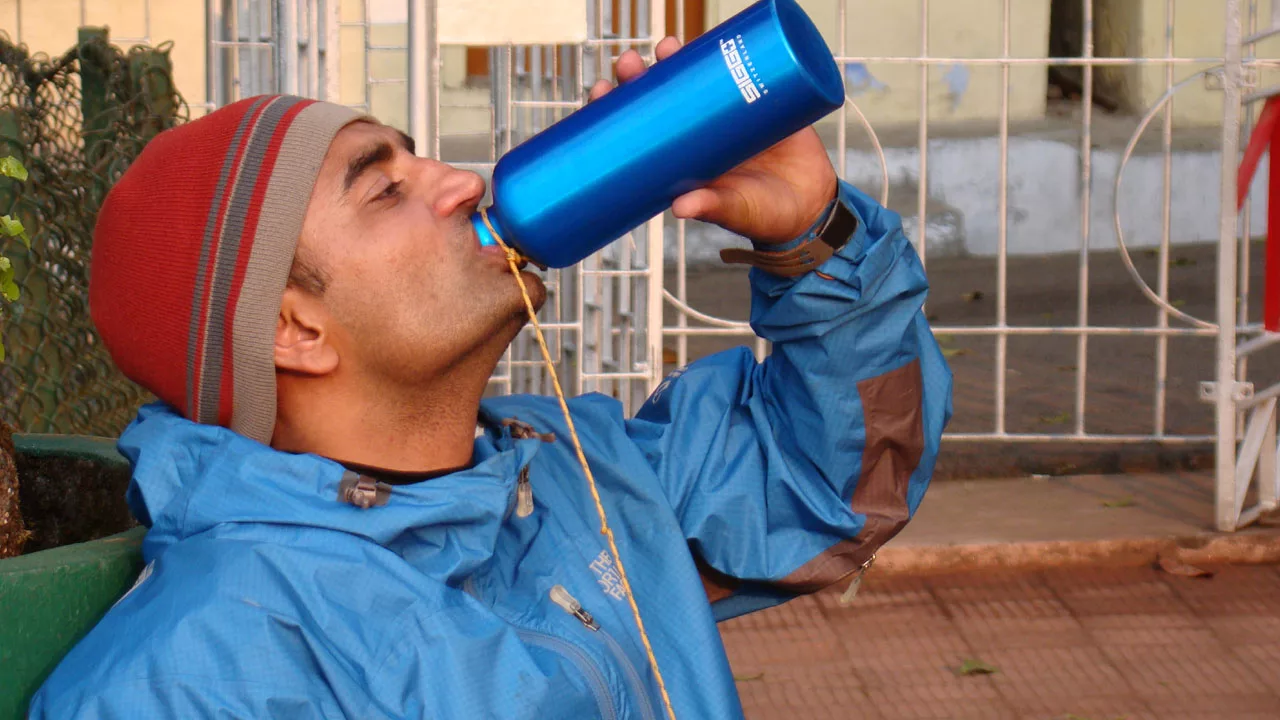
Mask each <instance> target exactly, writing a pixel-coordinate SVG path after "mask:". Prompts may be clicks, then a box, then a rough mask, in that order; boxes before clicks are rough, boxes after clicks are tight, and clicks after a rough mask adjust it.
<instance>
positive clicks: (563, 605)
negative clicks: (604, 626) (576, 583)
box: [551, 585, 600, 631]
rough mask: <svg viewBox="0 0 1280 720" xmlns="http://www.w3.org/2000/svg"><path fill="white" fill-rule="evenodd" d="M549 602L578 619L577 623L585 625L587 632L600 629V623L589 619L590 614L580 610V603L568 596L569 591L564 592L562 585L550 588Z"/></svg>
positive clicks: (591, 618)
mask: <svg viewBox="0 0 1280 720" xmlns="http://www.w3.org/2000/svg"><path fill="white" fill-rule="evenodd" d="M551 602H553V603H555V604H556V605H559V606H560V609H561V610H564V611H565V612H567V613H569V614H570V615H572V616H574V617H576V618H578V622H581V623H582V624H583V625H585V626H586V627H587V629H588V630H592V631H595V630H599V629H600V623H598V622H596V619H595V618H593V617H591V613H589V612H587V611H586V610H583V609H582V603H580V602H578V600H577V599H576V598H575V597H574V596H572V595H570V594H569V591H568V590H565V589H564V586H563V585H554V586H552V588H551Z"/></svg>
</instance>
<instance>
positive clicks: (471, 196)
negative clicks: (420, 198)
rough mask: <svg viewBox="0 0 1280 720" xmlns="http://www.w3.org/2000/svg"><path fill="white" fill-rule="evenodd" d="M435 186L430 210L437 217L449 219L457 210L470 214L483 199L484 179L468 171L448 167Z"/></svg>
mask: <svg viewBox="0 0 1280 720" xmlns="http://www.w3.org/2000/svg"><path fill="white" fill-rule="evenodd" d="M445 167H446V168H448V169H447V170H446V171H445V174H444V176H443V177H442V178H441V179H440V181H439V185H437V194H436V197H435V201H434V203H433V204H432V209H433V210H434V211H435V214H436V216H437V217H442V218H443V217H449V216H450V215H453V214H454V213H455V212H458V211H459V210H465V211H467V212H471V211H473V210H475V208H476V206H477V205H479V204H480V199H481V198H483V197H484V179H483V178H481V177H480V176H479V175H477V174H475V173H473V172H471V171H470V170H458V169H456V168H451V167H448V166H447V165H446V166H445Z"/></svg>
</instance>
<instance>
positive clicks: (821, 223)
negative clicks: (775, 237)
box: [751, 184, 840, 253]
mask: <svg viewBox="0 0 1280 720" xmlns="http://www.w3.org/2000/svg"><path fill="white" fill-rule="evenodd" d="M838 202H840V185H839V184H837V185H836V190H835V193H834V194H833V195H832V197H831V199H830V200H828V201H827V204H826V205H825V206H824V207H823V208H822V212H820V213H818V217H817V219H815V220H814V221H813V223H811V224H810V225H809V228H808V229H807V230H805V231H804V232H803V233H801V234H800V235H799V236H798V237H795V238H792V239H791V240H787V241H786V242H780V243H779V242H761V241H758V240H751V247H753V248H755V249H756V250H758V251H759V252H770V253H780V252H787V251H788V250H794V249H796V248H798V247H800V246H801V245H803V244H805V243H807V242H809V241H810V240H813V239H814V238H816V237H818V235H819V234H820V233H821V232H822V231H823V230H825V229H826V228H827V226H828V225H830V224H831V219H832V218H833V217H835V214H836V203H838Z"/></svg>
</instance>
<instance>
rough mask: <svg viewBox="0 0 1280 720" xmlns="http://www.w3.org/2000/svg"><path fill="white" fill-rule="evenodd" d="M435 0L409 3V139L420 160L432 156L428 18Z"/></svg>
mask: <svg viewBox="0 0 1280 720" xmlns="http://www.w3.org/2000/svg"><path fill="white" fill-rule="evenodd" d="M431 5H434V2H433V0H409V136H410V137H412V138H413V142H414V144H415V145H416V146H417V150H418V155H419V156H420V157H430V156H431V148H430V144H431V141H430V138H429V137H428V136H427V134H428V132H429V130H428V125H429V123H430V120H429V119H428V112H429V111H428V109H427V106H428V104H429V103H428V101H427V95H428V93H429V92H430V90H428V87H427V86H428V85H431V83H432V81H433V80H434V78H433V77H431V76H430V73H429V62H430V60H429V59H428V58H429V55H430V53H429V52H428V50H427V45H428V43H430V40H429V39H428V38H427V34H428V33H427V27H428V25H429V24H430V21H429V19H428V16H429V15H430V13H431V8H430V6H431Z"/></svg>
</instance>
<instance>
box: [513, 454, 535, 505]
mask: <svg viewBox="0 0 1280 720" xmlns="http://www.w3.org/2000/svg"><path fill="white" fill-rule="evenodd" d="M532 514H533V483H531V482H529V466H528V465H525V466H524V467H522V468H520V477H519V479H518V480H517V481H516V517H518V518H527V517H529V516H530V515H532Z"/></svg>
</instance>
